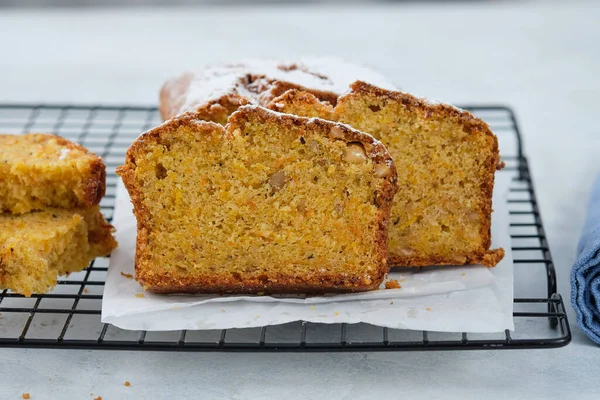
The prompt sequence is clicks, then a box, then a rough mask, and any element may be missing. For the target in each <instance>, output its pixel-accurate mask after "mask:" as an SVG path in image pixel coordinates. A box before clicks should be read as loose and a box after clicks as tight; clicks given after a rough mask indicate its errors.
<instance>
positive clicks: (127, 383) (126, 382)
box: [123, 381, 131, 387]
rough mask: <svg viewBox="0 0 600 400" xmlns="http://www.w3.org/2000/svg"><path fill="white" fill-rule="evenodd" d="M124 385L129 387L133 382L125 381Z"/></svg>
mask: <svg viewBox="0 0 600 400" xmlns="http://www.w3.org/2000/svg"><path fill="white" fill-rule="evenodd" d="M123 385H125V386H127V387H129V386H131V383H129V381H125V383H124V384H123Z"/></svg>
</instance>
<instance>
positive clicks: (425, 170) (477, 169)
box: [267, 81, 504, 266]
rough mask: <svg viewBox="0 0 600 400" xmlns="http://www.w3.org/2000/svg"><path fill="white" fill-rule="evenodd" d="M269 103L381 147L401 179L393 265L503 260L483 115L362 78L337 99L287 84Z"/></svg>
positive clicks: (492, 155)
mask: <svg viewBox="0 0 600 400" xmlns="http://www.w3.org/2000/svg"><path fill="white" fill-rule="evenodd" d="M267 107H268V108H270V109H272V110H276V111H280V112H285V113H290V114H297V115H307V116H311V117H315V116H316V117H320V118H325V119H329V120H333V121H338V122H342V123H345V124H348V125H350V126H352V127H353V128H356V129H359V130H361V131H363V132H367V133H369V134H371V135H373V136H374V137H375V138H377V139H379V140H381V142H382V143H383V144H384V145H385V146H386V148H387V149H388V150H389V152H390V154H391V155H392V157H393V158H394V162H395V163H396V167H397V169H398V184H399V191H398V194H397V195H396V197H395V199H394V204H393V207H392V211H391V217H390V231H389V249H388V250H389V253H390V262H391V263H392V265H402V266H427V265H462V264H484V265H487V266H494V265H496V264H497V263H498V262H499V261H500V260H501V259H502V258H503V256H504V250H503V249H492V250H490V245H491V235H490V227H491V213H492V191H493V187H494V173H495V171H496V169H497V168H500V167H501V163H500V157H499V153H498V141H497V138H496V136H495V135H494V134H493V133H492V132H491V130H490V129H489V126H488V125H487V124H486V123H485V122H484V121H482V120H481V119H479V118H476V117H475V116H473V115H472V114H471V113H469V112H467V111H464V110H460V109H458V108H456V107H453V106H451V105H448V104H439V103H438V104H433V103H430V102H428V101H427V100H424V99H419V98H417V97H414V96H412V95H410V94H408V93H404V92H399V91H391V90H385V89H381V88H378V87H375V86H373V85H370V84H367V83H364V82H360V81H358V82H355V83H353V84H352V85H351V91H350V92H349V93H347V94H345V95H342V96H341V97H340V98H339V99H337V101H336V102H335V104H334V105H331V104H329V103H326V102H323V101H321V100H320V99H318V98H317V97H316V96H314V95H312V94H311V93H308V92H302V91H298V90H290V91H288V92H286V93H284V94H283V95H281V96H279V97H277V98H275V99H273V100H272V101H271V102H270V103H269V104H268V106H267Z"/></svg>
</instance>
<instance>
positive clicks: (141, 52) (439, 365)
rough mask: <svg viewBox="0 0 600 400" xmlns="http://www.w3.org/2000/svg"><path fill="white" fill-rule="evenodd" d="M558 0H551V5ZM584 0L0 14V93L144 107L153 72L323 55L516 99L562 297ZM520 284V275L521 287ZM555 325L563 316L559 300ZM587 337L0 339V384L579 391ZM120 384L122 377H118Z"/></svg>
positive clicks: (588, 158) (447, 394) (580, 161)
mask: <svg viewBox="0 0 600 400" xmlns="http://www.w3.org/2000/svg"><path fill="white" fill-rule="evenodd" d="M567 3H568V4H567ZM598 21H600V7H599V6H598V5H596V4H594V2H577V1H576V2H559V1H551V2H541V1H519V2H517V1H515V2H500V3H492V2H466V3H461V4H460V5H457V6H452V7H451V6H446V5H440V4H426V5H419V4H412V3H409V4H398V5H394V4H389V3H383V4H379V5H370V6H368V7H364V8H361V6H358V5H353V6H351V7H348V8H344V9H342V7H341V6H335V7H333V6H321V7H316V8H310V7H299V6H282V7H276V8H264V9H263V8H260V7H247V8H242V9H240V8H234V7H225V8H219V7H211V8H205V9H195V10H194V9H189V10H182V9H179V10H173V11H169V10H158V9H157V10H151V11H141V10H130V11H125V10H93V11H68V10H60V11H56V12H44V13H42V12H35V11H29V12H27V13H24V12H19V11H2V12H1V13H0V49H1V53H0V102H31V101H44V102H79V103H81V102H83V103H114V104H135V103H138V104H155V103H156V101H157V99H156V97H157V96H156V94H157V88H158V87H159V85H160V84H161V82H162V81H163V79H164V78H166V77H167V76H168V75H170V74H171V73H173V72H177V71H179V70H181V69H182V68H185V67H193V66H194V65H198V64H201V63H204V62H215V61H222V60H234V59H237V58H241V57H248V56H289V57H294V56H299V55H303V54H324V53H325V54H334V55H339V56H342V57H345V58H347V59H351V60H358V61H362V62H365V63H367V64H371V65H374V66H379V68H380V69H381V70H382V72H384V73H386V74H388V75H389V76H390V77H392V78H393V79H394V80H395V81H396V82H397V83H398V84H400V85H401V86H402V87H403V88H405V89H407V90H412V91H415V92H417V93H419V94H422V95H427V96H431V97H435V98H441V99H444V100H449V101H453V102H457V103H466V102H468V103H490V102H493V103H505V104H508V105H510V106H512V107H514V109H515V110H516V111H517V115H518V118H519V121H520V124H521V127H522V129H523V133H524V138H525V149H526V152H527V154H528V156H529V159H530V163H531V168H532V174H533V177H534V179H535V183H536V188H537V192H538V196H539V203H540V207H541V211H542V216H543V219H544V222H545V226H546V229H547V233H548V238H549V242H550V246H551V250H552V252H553V255H554V259H555V262H556V266H557V268H558V274H559V287H560V292H561V293H562V294H563V296H565V299H566V300H567V302H569V301H568V297H569V291H570V287H569V281H568V272H569V269H570V265H571V264H572V262H573V260H574V257H575V248H576V243H577V240H578V236H579V231H580V229H581V226H582V224H583V219H584V216H585V215H584V208H585V205H586V203H587V196H588V193H589V189H590V186H591V183H592V180H593V178H594V177H595V175H596V174H597V173H598V172H599V170H600V166H599V165H598V161H597V150H598V148H599V147H600V126H599V124H598V116H599V115H600V102H599V98H600V96H599V95H600V79H598V72H599V71H600V45H599V44H598V43H599V42H600V23H598ZM523 284H526V283H521V285H523ZM569 313H570V317H571V322H572V323H573V324H574V322H575V321H574V318H573V314H572V312H571V310H570V306H569ZM599 373H600V348H598V347H596V346H594V345H592V344H591V342H589V341H588V340H587V339H586V338H585V337H584V336H583V335H582V334H581V332H580V331H579V330H578V329H577V328H576V327H574V339H573V342H572V344H571V345H569V346H568V347H566V348H563V349H558V350H544V351H541V350H535V351H495V352H428V353H383V354H218V353H214V354H210V353H158V352H157V353H152V352H143V353H139V352H112V351H94V352H90V351H50V350H35V349H33V350H19V349H0V397H2V398H7V399H16V398H20V397H19V396H20V395H21V393H23V392H29V393H30V394H31V398H32V399H36V400H37V399H70V398H74V399H81V398H92V397H90V393H93V394H94V395H95V396H98V395H101V396H102V397H103V399H118V398H126V397H133V398H165V399H167V398H168V399H171V398H217V399H224V398H232V399H245V398H311V397H313V398H346V399H354V398H369V399H370V398H398V397H400V396H402V397H407V398H414V399H420V398H423V399H437V398H487V399H496V398H527V399H548V398H588V399H593V398H597V397H598V393H600V392H599V390H600V382H599V381H598V379H597V377H598V375H599ZM126 380H128V381H130V382H131V385H132V386H131V387H129V388H126V387H124V386H123V382H124V381H126Z"/></svg>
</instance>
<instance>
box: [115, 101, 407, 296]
mask: <svg viewBox="0 0 600 400" xmlns="http://www.w3.org/2000/svg"><path fill="white" fill-rule="evenodd" d="M199 118H200V116H199V114H198V113H193V112H188V113H184V114H182V115H180V116H177V117H175V118H172V119H171V120H169V121H167V122H166V123H164V124H163V125H161V126H159V127H157V128H154V129H152V130H150V131H148V132H146V133H144V134H142V135H141V136H140V137H139V138H138V139H137V140H136V141H135V142H134V143H133V144H132V145H131V147H130V148H129V150H128V151H127V156H126V161H125V164H124V165H123V166H120V167H119V168H117V174H119V175H120V176H121V177H122V179H123V182H124V183H125V186H126V187H127V190H128V191H129V194H130V197H131V201H132V203H133V205H134V213H135V216H136V218H137V221H138V235H137V244H136V256H135V271H136V280H138V281H139V282H140V283H141V284H142V285H143V286H144V287H145V288H147V289H148V290H151V291H153V292H157V293H261V292H262V293H324V292H335V291H344V292H349V291H365V290H372V289H376V288H377V287H378V286H379V284H380V283H381V282H382V281H383V279H384V277H385V274H386V273H387V272H388V271H389V263H388V260H387V221H388V218H389V214H390V210H391V204H392V200H393V197H394V195H395V193H396V191H397V190H398V186H397V174H396V169H395V166H394V163H393V161H392V158H391V156H390V154H389V153H388V152H387V150H386V149H385V147H384V146H383V145H382V144H381V143H380V142H379V141H377V140H376V139H374V138H373V137H372V136H370V135H367V134H364V133H362V132H359V131H357V130H354V129H351V128H350V127H348V126H346V125H343V124H335V123H332V122H328V121H324V120H320V119H308V118H303V117H296V116H292V115H284V114H278V113H274V112H271V111H268V110H266V109H263V108H262V107H256V106H246V107H241V108H240V109H239V110H238V111H237V112H235V113H234V114H232V115H231V116H230V118H229V120H228V124H227V125H226V126H225V128H223V127H222V126H221V125H219V124H215V123H212V122H206V121H202V120H199ZM249 118H252V120H253V121H255V122H256V121H258V122H257V123H261V122H267V121H271V122H276V123H277V124H278V125H279V126H292V125H295V126H303V127H304V128H305V129H311V128H314V127H321V128H327V132H329V133H328V135H329V137H330V139H332V140H343V141H345V142H347V143H349V142H360V143H361V144H362V145H363V146H364V148H365V152H366V154H367V156H368V157H369V158H370V159H371V160H373V162H374V163H377V164H385V165H388V166H389V167H390V173H389V175H388V176H387V177H385V178H382V181H383V184H382V186H381V189H380V190H379V192H378V193H377V194H376V204H377V205H378V213H377V223H378V227H379V229H378V230H377V237H376V240H375V243H374V253H375V254H376V257H375V259H376V260H381V262H380V263H379V265H377V266H376V271H374V272H373V275H372V277H371V278H372V279H371V280H370V282H364V281H362V280H361V279H359V278H347V277H341V276H339V275H327V274H325V273H320V274H318V275H317V274H315V275H314V276H304V277H303V276H289V275H280V276H276V279H275V280H276V282H275V281H271V280H268V281H265V280H262V279H258V278H257V279H244V280H243V281H240V280H238V279H235V278H234V277H231V278H224V277H211V276H203V277H201V278H195V277H193V278H189V277H187V276H175V275H174V274H165V273H157V272H156V271H155V270H154V269H153V268H152V265H151V264H150V263H148V260H146V259H145V257H144V254H145V253H146V252H147V251H148V249H147V247H148V240H149V236H150V230H151V229H152V228H151V224H150V220H151V218H152V215H150V213H149V212H148V210H147V209H146V208H145V206H144V193H143V190H141V188H140V187H138V185H137V183H136V181H135V169H136V164H135V163H136V155H137V154H144V150H145V149H146V148H147V147H149V146H152V145H154V144H160V143H161V137H162V136H164V135H167V134H168V133H172V132H174V131H176V130H177V129H178V128H179V127H181V126H190V125H194V126H195V127H196V129H197V134H198V135H199V136H201V135H206V134H209V133H214V132H215V131H216V132H218V133H219V134H220V135H223V136H225V137H228V136H229V135H233V132H234V131H235V130H236V129H243V128H244V125H245V123H246V122H247V121H248V120H249ZM334 127H335V128H336V129H334V130H332V128H334ZM317 131H318V130H317ZM334 132H335V133H334ZM373 173H375V172H373Z"/></svg>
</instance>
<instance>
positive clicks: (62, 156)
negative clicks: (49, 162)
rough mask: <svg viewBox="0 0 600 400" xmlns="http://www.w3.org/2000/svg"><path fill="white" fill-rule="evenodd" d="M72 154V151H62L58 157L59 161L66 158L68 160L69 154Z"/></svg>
mask: <svg viewBox="0 0 600 400" xmlns="http://www.w3.org/2000/svg"><path fill="white" fill-rule="evenodd" d="M70 152H71V150H70V149H60V157H58V159H59V160H64V159H65V158H67V154H69V153H70Z"/></svg>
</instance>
